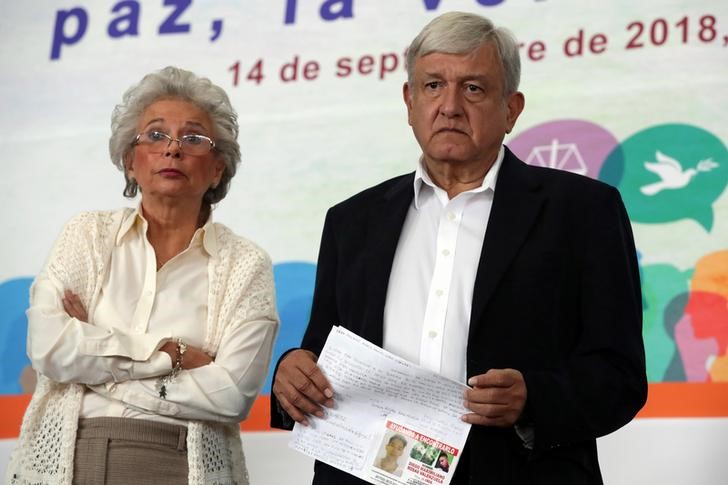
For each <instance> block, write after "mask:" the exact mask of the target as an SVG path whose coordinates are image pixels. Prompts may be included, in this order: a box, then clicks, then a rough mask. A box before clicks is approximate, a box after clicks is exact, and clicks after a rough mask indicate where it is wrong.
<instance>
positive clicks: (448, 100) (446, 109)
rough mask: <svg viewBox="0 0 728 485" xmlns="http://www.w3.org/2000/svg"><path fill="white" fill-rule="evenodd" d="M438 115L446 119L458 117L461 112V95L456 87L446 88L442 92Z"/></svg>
mask: <svg viewBox="0 0 728 485" xmlns="http://www.w3.org/2000/svg"><path fill="white" fill-rule="evenodd" d="M441 99H442V104H441V105H440V113H441V114H442V115H444V116H446V117H448V118H452V117H454V116H458V115H460V114H462V112H463V100H462V93H461V92H460V90H459V89H458V87H457V86H452V85H449V86H446V87H445V88H444V89H443V92H442V98H441Z"/></svg>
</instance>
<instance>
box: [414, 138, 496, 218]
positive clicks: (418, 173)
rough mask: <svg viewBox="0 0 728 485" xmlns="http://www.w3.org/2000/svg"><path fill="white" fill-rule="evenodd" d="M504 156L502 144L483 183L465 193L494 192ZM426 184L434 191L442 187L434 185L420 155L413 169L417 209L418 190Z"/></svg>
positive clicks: (416, 206) (416, 207)
mask: <svg viewBox="0 0 728 485" xmlns="http://www.w3.org/2000/svg"><path fill="white" fill-rule="evenodd" d="M504 156H505V150H504V149H503V145H501V147H500V150H498V156H497V157H496V158H495V162H494V163H493V165H492V166H491V167H490V170H488V172H487V173H486V174H485V177H484V178H483V183H482V184H480V187H475V188H474V189H470V190H468V191H466V192H465V193H478V192H485V191H486V190H488V189H491V190H492V191H493V192H495V184H496V181H497V180H498V172H499V171H500V167H501V165H502V164H503V157H504ZM423 184H424V185H427V186H429V187H431V188H432V189H433V190H434V191H435V192H437V191H442V190H443V189H442V188H440V187H438V186H437V185H435V183H434V182H433V181H432V179H431V178H430V174H428V173H427V170H426V169H425V161H424V157H420V160H419V162H418V163H417V169H415V180H414V191H415V199H414V203H415V209H419V197H420V190H422V185H423Z"/></svg>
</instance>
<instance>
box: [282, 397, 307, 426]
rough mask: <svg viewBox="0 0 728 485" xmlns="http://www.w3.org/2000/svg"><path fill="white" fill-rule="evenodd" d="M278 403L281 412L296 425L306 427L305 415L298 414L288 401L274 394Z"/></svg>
mask: <svg viewBox="0 0 728 485" xmlns="http://www.w3.org/2000/svg"><path fill="white" fill-rule="evenodd" d="M276 397H277V398H278V403H279V404H280V405H281V407H282V408H283V410H284V411H285V412H286V413H287V414H288V415H289V416H290V417H291V419H293V420H294V421H296V422H297V423H301V424H302V425H304V426H308V419H307V418H306V415H305V414H303V413H302V412H300V411H299V410H298V409H297V408H296V407H295V406H293V405H292V404H291V403H290V402H288V399H286V397H285V396H284V395H282V394H279V393H276Z"/></svg>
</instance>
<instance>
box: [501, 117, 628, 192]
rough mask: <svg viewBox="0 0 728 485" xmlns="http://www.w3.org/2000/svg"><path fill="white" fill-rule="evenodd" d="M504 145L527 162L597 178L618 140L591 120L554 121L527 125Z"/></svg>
mask: <svg viewBox="0 0 728 485" xmlns="http://www.w3.org/2000/svg"><path fill="white" fill-rule="evenodd" d="M507 145H508V147H509V148H510V149H511V150H512V151H513V153H515V154H516V155H517V156H518V157H519V158H520V159H521V160H523V161H525V162H526V163H528V164H529V165H538V166H541V167H548V168H557V169H559V170H565V171H567V172H573V173H578V174H579V175H586V176H588V177H591V178H597V175H599V172H600V170H601V167H602V165H603V164H604V161H605V160H606V158H607V156H608V155H609V154H610V153H612V152H613V151H614V150H615V148H617V147H618V146H619V142H618V141H617V139H616V138H615V137H614V136H613V135H612V134H611V133H609V132H608V131H607V130H605V129H604V128H602V127H601V126H599V125H596V124H594V123H592V122H590V121H583V120H556V121H549V122H547V123H542V124H540V125H536V126H534V127H532V128H529V129H528V130H526V131H524V132H523V133H520V134H519V135H518V136H516V137H515V138H513V140H511V141H509V142H507Z"/></svg>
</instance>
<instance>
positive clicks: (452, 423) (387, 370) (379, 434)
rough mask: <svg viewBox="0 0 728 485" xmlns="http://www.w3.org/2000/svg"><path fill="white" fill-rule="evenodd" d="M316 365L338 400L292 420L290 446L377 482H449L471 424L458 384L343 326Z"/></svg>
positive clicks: (427, 484)
mask: <svg viewBox="0 0 728 485" xmlns="http://www.w3.org/2000/svg"><path fill="white" fill-rule="evenodd" d="M318 364H319V366H320V367H321V369H322V371H323V372H324V374H326V376H327V378H328V379H329V381H330V382H331V385H332V387H333V390H334V393H335V395H334V400H335V402H336V404H335V406H334V408H333V409H325V410H324V417H323V418H317V417H315V416H313V417H309V423H310V425H309V426H301V425H300V424H298V423H297V424H296V426H295V427H294V429H293V433H292V437H291V442H290V444H289V446H290V447H291V448H293V449H295V450H298V451H300V452H302V453H304V454H306V455H308V456H311V457H312V458H315V459H317V460H320V461H323V462H324V463H327V464H329V465H331V466H334V467H336V468H338V469H340V470H343V471H346V472H348V473H351V474H352V475H355V476H357V477H359V478H361V479H363V480H366V481H368V482H369V483H374V484H380V485H399V484H404V485H431V484H438V485H439V484H443V485H447V484H448V483H450V480H451V477H452V474H453V472H454V471H455V467H456V466H457V463H458V460H459V458H460V455H461V452H462V448H463V446H464V445H465V440H466V439H467V437H468V432H469V431H470V425H469V424H468V423H465V422H463V421H462V420H461V419H460V416H462V415H463V414H465V413H467V410H466V409H465V408H464V407H463V405H462V395H463V391H464V390H465V389H466V388H467V386H465V384H461V383H458V382H455V381H452V380H450V379H447V378H445V377H443V376H441V375H439V374H436V373H434V372H432V371H430V370H428V369H424V368H422V367H419V366H418V365H416V364H413V363H412V362H408V361H406V360H404V359H402V358H400V357H397V356H395V355H393V354H391V353H389V352H387V351H385V350H383V349H381V348H379V347H377V346H376V345H374V344H372V343H371V342H368V341H366V340H364V339H362V338H361V337H359V336H357V335H355V334H353V333H351V332H349V331H348V330H346V329H343V328H341V327H334V328H333V329H332V330H331V333H330V334H329V337H328V339H327V341H326V345H325V346H324V349H323V351H322V352H321V356H320V357H319V360H318Z"/></svg>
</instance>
